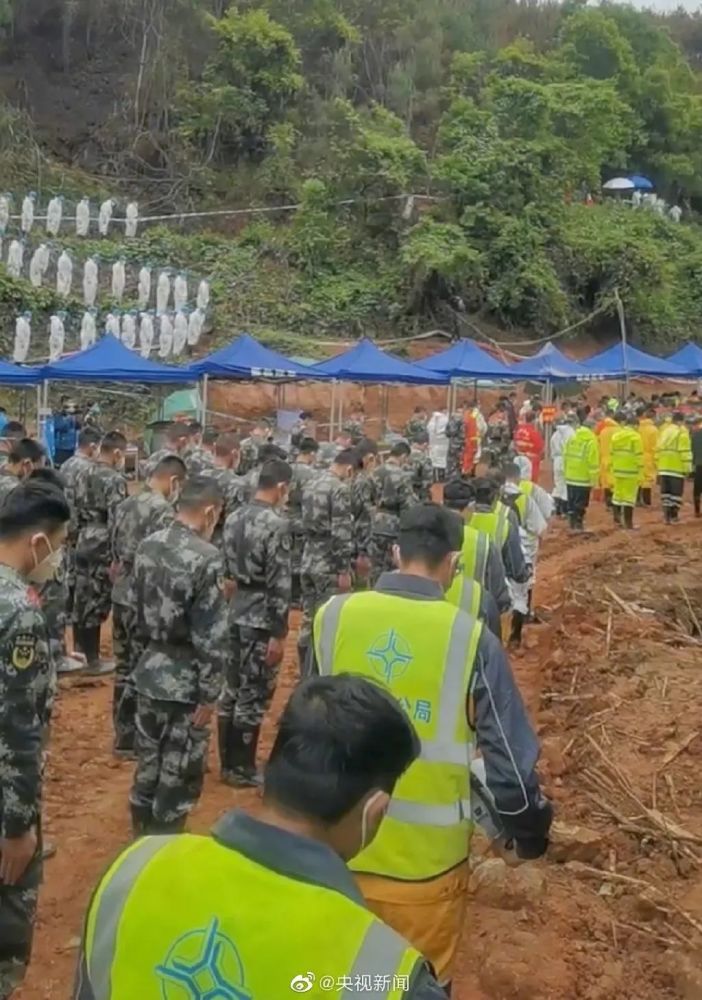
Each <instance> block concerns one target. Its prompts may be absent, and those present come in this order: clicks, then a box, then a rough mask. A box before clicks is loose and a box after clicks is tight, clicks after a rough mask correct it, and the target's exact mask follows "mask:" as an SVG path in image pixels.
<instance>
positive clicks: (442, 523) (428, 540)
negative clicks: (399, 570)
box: [398, 503, 463, 569]
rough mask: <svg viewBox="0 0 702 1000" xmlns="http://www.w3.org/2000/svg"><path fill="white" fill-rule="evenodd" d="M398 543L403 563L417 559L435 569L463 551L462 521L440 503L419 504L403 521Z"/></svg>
mask: <svg viewBox="0 0 702 1000" xmlns="http://www.w3.org/2000/svg"><path fill="white" fill-rule="evenodd" d="M398 541H399V545H400V558H401V560H402V561H403V562H412V561H414V560H415V559H418V560H420V561H421V562H423V563H426V565H427V566H428V567H429V569H436V567H437V566H438V565H439V564H440V563H441V562H442V561H443V560H444V559H445V558H446V556H447V555H448V554H449V553H450V552H459V551H460V549H461V546H462V544H463V521H462V520H461V518H460V517H459V516H458V514H456V513H455V512H454V511H452V510H448V508H446V507H442V506H441V505H440V504H438V503H422V504H416V505H415V506H414V507H410V509H409V510H407V511H405V512H404V514H403V515H402V517H401V518H400V531H399V536H398Z"/></svg>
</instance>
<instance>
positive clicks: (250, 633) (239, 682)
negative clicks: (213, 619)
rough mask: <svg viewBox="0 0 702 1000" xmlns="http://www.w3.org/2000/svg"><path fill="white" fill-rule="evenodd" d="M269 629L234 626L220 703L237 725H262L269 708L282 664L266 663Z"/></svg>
mask: <svg viewBox="0 0 702 1000" xmlns="http://www.w3.org/2000/svg"><path fill="white" fill-rule="evenodd" d="M270 638H271V634H270V632H267V631H265V629H260V628H251V627H249V626H247V625H234V626H233V627H232V658H231V661H230V666H229V668H228V670H227V677H226V678H225V682H224V690H223V692H222V697H221V698H220V702H219V715H220V716H225V717H227V718H230V719H231V721H232V724H233V725H234V726H235V727H236V728H242V727H245V728H248V727H251V728H254V727H256V726H260V725H261V723H262V721H263V717H264V715H265V714H266V712H267V711H268V709H269V707H270V704H271V701H272V700H273V695H274V694H275V687H276V683H277V680H278V671H279V669H280V666H279V665H277V666H275V667H269V666H267V665H266V654H267V652H268V642H269V640H270Z"/></svg>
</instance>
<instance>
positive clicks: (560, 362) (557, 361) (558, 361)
mask: <svg viewBox="0 0 702 1000" xmlns="http://www.w3.org/2000/svg"><path fill="white" fill-rule="evenodd" d="M510 372H511V375H512V377H514V376H519V377H520V378H523V379H534V380H535V381H537V382H538V381H544V382H572V381H573V380H576V379H583V378H586V377H587V372H586V370H585V369H584V368H583V366H582V365H580V364H578V362H577V361H572V360H571V359H570V358H569V357H568V356H567V355H565V354H563V353H562V352H561V351H559V350H558V348H557V347H555V346H554V345H553V344H552V343H551V342H550V341H549V342H548V344H545V345H544V346H543V347H542V348H541V350H540V351H539V352H538V354H535V355H534V356H533V357H531V358H525V359H524V361H519V362H518V363H517V364H515V365H512V367H511V369H510Z"/></svg>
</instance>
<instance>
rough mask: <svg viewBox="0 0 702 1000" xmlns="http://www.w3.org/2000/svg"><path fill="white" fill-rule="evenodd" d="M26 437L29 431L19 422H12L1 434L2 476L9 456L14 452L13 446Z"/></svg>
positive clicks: (0, 470)
mask: <svg viewBox="0 0 702 1000" xmlns="http://www.w3.org/2000/svg"><path fill="white" fill-rule="evenodd" d="M26 436H27V430H26V428H25V426H24V424H21V423H20V422H19V420H10V421H8V422H7V423H6V424H5V426H4V427H3V429H2V433H0V475H1V474H2V470H3V469H4V467H5V464H6V462H7V456H8V455H9V454H10V452H11V451H12V446H13V444H14V443H15V441H21V440H22V438H26Z"/></svg>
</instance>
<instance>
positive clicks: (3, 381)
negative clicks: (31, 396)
mask: <svg viewBox="0 0 702 1000" xmlns="http://www.w3.org/2000/svg"><path fill="white" fill-rule="evenodd" d="M41 380H42V376H41V368H32V367H31V366H30V365H26V366H25V365H15V364H13V363H12V362H11V361H0V385H5V386H8V388H10V389H22V388H29V387H30V386H33V385H35V386H36V387H37V433H39V435H40V436H41Z"/></svg>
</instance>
